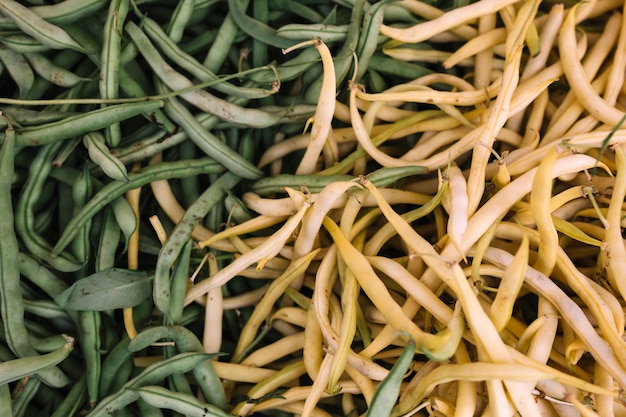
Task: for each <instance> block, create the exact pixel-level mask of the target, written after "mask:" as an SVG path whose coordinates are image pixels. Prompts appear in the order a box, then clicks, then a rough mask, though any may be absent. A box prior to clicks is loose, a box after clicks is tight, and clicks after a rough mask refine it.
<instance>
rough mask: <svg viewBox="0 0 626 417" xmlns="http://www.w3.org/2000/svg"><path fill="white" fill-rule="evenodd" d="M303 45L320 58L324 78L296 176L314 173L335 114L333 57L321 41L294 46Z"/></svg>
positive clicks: (335, 86)
mask: <svg viewBox="0 0 626 417" xmlns="http://www.w3.org/2000/svg"><path fill="white" fill-rule="evenodd" d="M305 44H313V45H314V46H315V48H316V49H317V51H318V52H319V54H320V57H321V58H322V66H323V68H324V78H323V81H322V88H321V90H320V96H319V98H318V100H317V107H316V110H315V116H314V119H313V127H312V128H311V138H310V141H309V145H308V146H307V150H306V152H305V154H304V156H303V157H302V160H301V161H300V165H298V169H297V170H296V174H311V173H312V172H314V171H315V166H316V165H317V159H318V158H319V155H320V153H321V151H322V148H323V147H324V144H325V143H326V140H327V139H328V133H329V131H330V124H331V121H332V119H333V113H334V112H335V101H336V100H335V89H336V88H337V83H336V79H335V65H334V64H333V57H332V55H331V53H330V49H328V46H326V44H325V43H324V42H322V41H321V40H314V41H309V42H304V43H302V44H299V45H296V46H295V47H299V46H301V45H305ZM292 49H294V47H291V48H289V49H287V50H284V51H283V53H288V52H289V51H291V50H292Z"/></svg>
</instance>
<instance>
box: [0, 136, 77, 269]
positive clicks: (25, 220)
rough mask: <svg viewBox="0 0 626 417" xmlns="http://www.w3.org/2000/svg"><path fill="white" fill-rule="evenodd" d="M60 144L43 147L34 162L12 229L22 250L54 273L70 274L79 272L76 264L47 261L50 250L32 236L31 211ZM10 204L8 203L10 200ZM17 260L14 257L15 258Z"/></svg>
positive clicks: (65, 258)
mask: <svg viewBox="0 0 626 417" xmlns="http://www.w3.org/2000/svg"><path fill="white" fill-rule="evenodd" d="M59 145H60V142H59V143H56V144H52V145H47V146H45V147H42V148H41V150H40V152H39V153H38V154H37V156H36V157H35V159H34V160H33V162H32V164H31V166H30V170H29V177H28V180H27V181H26V184H25V185H24V188H23V189H22V194H21V195H20V198H19V199H18V201H17V205H16V209H15V228H16V230H17V232H18V234H19V235H20V237H21V238H22V241H23V243H24V246H26V248H28V250H29V251H30V252H31V253H32V254H34V255H35V256H37V257H38V258H40V259H43V260H45V261H46V262H48V263H49V264H51V265H52V266H54V267H55V268H56V269H57V270H59V271H63V272H72V271H77V270H79V269H80V268H81V267H82V266H81V264H80V262H79V261H78V260H76V259H75V258H74V257H73V256H71V255H69V254H63V255H62V256H59V257H58V258H55V259H50V258H49V256H48V253H49V252H50V249H51V248H52V246H51V245H50V244H49V243H48V242H47V241H46V240H45V239H44V238H43V236H41V235H38V234H37V233H35V230H34V213H33V207H34V205H35V203H36V201H37V199H38V198H39V196H40V194H41V191H42V189H43V187H44V182H45V180H46V179H47V177H48V174H49V173H50V170H51V169H52V163H51V162H52V159H53V157H54V155H55V153H56V150H57V149H58V148H59ZM9 201H10V200H9ZM16 259H17V257H16Z"/></svg>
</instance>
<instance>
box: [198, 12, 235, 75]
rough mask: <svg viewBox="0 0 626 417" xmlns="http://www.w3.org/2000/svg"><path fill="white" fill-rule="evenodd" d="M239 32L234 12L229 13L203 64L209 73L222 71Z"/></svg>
mask: <svg viewBox="0 0 626 417" xmlns="http://www.w3.org/2000/svg"><path fill="white" fill-rule="evenodd" d="M237 30H238V28H237V24H236V23H235V21H234V19H233V15H232V12H231V11H229V12H228V14H226V17H225V18H224V21H223V22H222V24H221V25H220V28H219V29H218V31H217V36H216V37H215V41H214V42H213V43H212V45H211V48H210V49H209V52H207V54H206V57H205V58H204V61H203V62H202V65H204V66H205V67H206V68H207V69H208V70H209V71H212V72H214V73H216V72H218V71H219V70H220V68H221V67H222V65H223V64H224V61H225V60H226V57H227V56H228V51H230V49H231V47H232V45H233V43H234V42H235V37H236V36H237Z"/></svg>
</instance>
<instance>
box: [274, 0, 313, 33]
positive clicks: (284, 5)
mask: <svg viewBox="0 0 626 417" xmlns="http://www.w3.org/2000/svg"><path fill="white" fill-rule="evenodd" d="M272 6H273V7H274V8H275V9H276V10H280V11H284V12H289V13H290V14H293V15H296V16H298V17H301V18H303V19H307V20H308V21H310V22H312V23H322V21H323V20H324V16H322V15H321V14H320V13H318V12H317V11H316V10H315V9H312V8H311V7H308V6H307V5H305V4H303V3H302V2H299V1H286V2H276V4H272ZM309 39H310V38H309Z"/></svg>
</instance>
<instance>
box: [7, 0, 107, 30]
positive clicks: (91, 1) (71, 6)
mask: <svg viewBox="0 0 626 417" xmlns="http://www.w3.org/2000/svg"><path fill="white" fill-rule="evenodd" d="M105 6H106V0H65V1H62V2H59V3H55V4H52V5H45V6H34V7H31V9H30V10H31V12H33V13H34V14H35V15H37V16H39V17H40V18H42V19H45V20H46V21H48V22H50V23H54V24H59V25H61V24H64V23H71V22H76V21H79V20H80V19H81V18H82V17H85V16H88V15H90V14H93V13H95V12H97V11H99V10H100V9H102V8H103V7H105ZM15 27H16V25H15V23H14V22H13V21H12V20H10V19H9V18H8V16H7V17H6V18H5V19H2V20H0V28H2V29H13V28H15Z"/></svg>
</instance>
